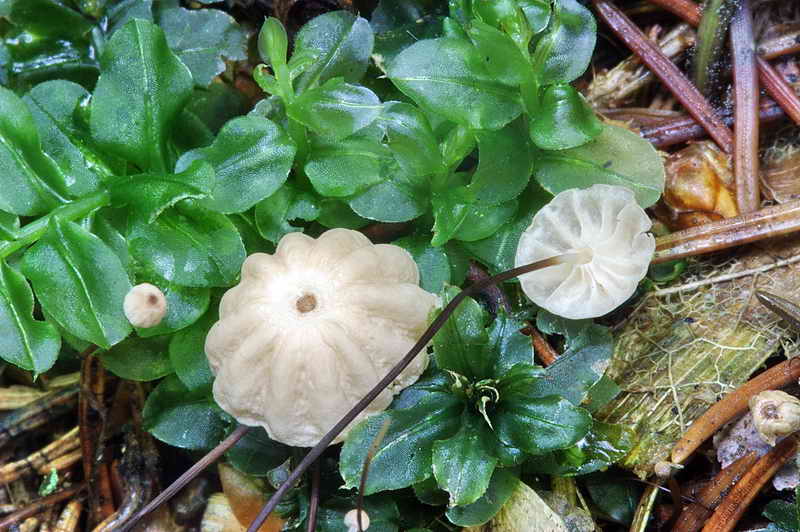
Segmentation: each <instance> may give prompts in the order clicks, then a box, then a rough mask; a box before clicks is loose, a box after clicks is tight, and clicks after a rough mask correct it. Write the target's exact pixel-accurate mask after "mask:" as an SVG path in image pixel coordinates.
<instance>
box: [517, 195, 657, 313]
mask: <svg viewBox="0 0 800 532" xmlns="http://www.w3.org/2000/svg"><path fill="white" fill-rule="evenodd" d="M651 225H652V223H651V222H650V218H649V217H648V216H647V213H645V212H644V210H643V209H642V208H641V207H640V206H639V205H638V203H636V199H635V198H634V195H633V192H631V191H630V190H628V189H627V188H624V187H618V186H612V185H593V186H591V187H589V188H587V189H570V190H565V191H564V192H561V193H560V194H558V195H557V196H556V197H555V198H553V200H552V201H551V202H550V203H548V204H547V205H546V206H545V207H543V208H542V209H541V210H539V212H537V213H536V215H535V216H534V217H533V221H532V222H531V225H530V226H529V227H528V228H527V229H526V230H525V232H524V233H523V234H522V237H521V238H520V241H519V246H518V247H517V255H516V260H515V264H516V266H523V265H525V264H529V263H532V262H536V261H540V260H543V259H547V258H550V257H556V256H558V255H564V254H572V255H571V258H570V259H569V260H566V261H564V262H563V263H562V264H558V265H555V266H550V267H548V268H544V269H542V270H538V271H534V272H531V273H526V274H524V275H521V276H520V278H519V279H520V283H521V285H522V290H523V291H524V292H525V294H526V295H527V296H528V297H529V298H530V299H531V301H533V302H534V303H536V304H537V305H539V306H540V307H542V308H544V309H546V310H548V311H549V312H552V313H553V314H557V315H559V316H562V317H564V318H568V319H582V318H594V317H597V316H602V315H604V314H607V313H608V312H611V311H612V310H614V309H615V308H617V307H618V306H619V305H621V304H622V303H624V302H625V301H626V300H627V299H628V298H629V297H631V296H632V295H633V293H634V291H635V290H636V286H637V285H638V284H639V281H641V280H642V278H644V276H645V274H646V273H647V268H648V266H649V265H650V259H651V258H652V256H653V252H654V251H655V239H654V238H653V236H652V235H651V234H649V233H647V231H648V230H649V229H650V227H651Z"/></svg>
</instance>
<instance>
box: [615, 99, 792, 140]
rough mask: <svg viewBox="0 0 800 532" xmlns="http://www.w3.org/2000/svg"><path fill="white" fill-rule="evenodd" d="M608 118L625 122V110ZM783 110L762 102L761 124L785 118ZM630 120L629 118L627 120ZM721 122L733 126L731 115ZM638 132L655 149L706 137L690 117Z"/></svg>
mask: <svg viewBox="0 0 800 532" xmlns="http://www.w3.org/2000/svg"><path fill="white" fill-rule="evenodd" d="M603 114H605V115H606V116H608V117H610V118H616V119H619V120H626V114H625V109H615V110H613V111H612V112H604V113H603ZM785 116H786V113H784V112H783V109H781V107H780V106H779V105H778V104H776V103H775V102H774V101H772V100H766V101H764V102H763V103H762V104H761V106H760V109H759V118H760V120H761V122H762V123H768V122H774V121H776V120H780V119H781V118H783V117H785ZM627 119H629V120H630V119H631V118H627ZM722 120H723V121H724V122H725V124H727V125H729V126H731V125H733V114H731V113H728V112H724V111H723V113H722ZM639 131H640V133H641V135H642V137H644V138H645V139H647V140H648V141H650V143H651V144H653V146H655V147H656V148H667V147H669V146H674V145H675V144H680V143H682V142H686V141H689V140H696V139H700V138H703V137H705V136H706V130H705V129H703V126H701V125H700V124H698V123H697V121H695V120H694V119H693V118H692V117H690V116H680V117H676V118H667V119H664V120H661V122H660V123H650V124H644V125H642V127H640V128H639Z"/></svg>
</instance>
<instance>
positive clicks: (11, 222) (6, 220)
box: [0, 211, 19, 240]
mask: <svg viewBox="0 0 800 532" xmlns="http://www.w3.org/2000/svg"><path fill="white" fill-rule="evenodd" d="M17 231H19V216H16V215H14V214H11V213H10V212H4V211H0V240H16V239H17Z"/></svg>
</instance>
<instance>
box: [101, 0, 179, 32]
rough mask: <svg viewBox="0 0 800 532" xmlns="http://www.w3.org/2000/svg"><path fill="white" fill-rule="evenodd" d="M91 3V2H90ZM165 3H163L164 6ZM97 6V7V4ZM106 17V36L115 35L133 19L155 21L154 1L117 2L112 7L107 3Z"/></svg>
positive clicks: (120, 0) (126, 0)
mask: <svg viewBox="0 0 800 532" xmlns="http://www.w3.org/2000/svg"><path fill="white" fill-rule="evenodd" d="M90 1H91V0H90ZM164 3H165V2H161V4H164ZM95 5H97V4H96V3H95ZM100 7H105V15H106V17H107V18H108V30H107V31H106V35H113V34H114V33H115V32H116V31H117V30H118V29H119V28H121V27H123V26H124V25H125V24H127V23H128V22H129V21H131V20H132V19H135V18H138V19H142V20H148V21H152V20H153V0H117V1H115V2H113V3H111V4H110V5H109V4H108V3H106V5H105V6H98V9H100Z"/></svg>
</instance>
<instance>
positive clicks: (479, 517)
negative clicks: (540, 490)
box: [447, 468, 519, 526]
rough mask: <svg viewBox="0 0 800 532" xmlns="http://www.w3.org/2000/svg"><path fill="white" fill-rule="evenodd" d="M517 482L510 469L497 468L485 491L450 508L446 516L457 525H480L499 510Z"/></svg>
mask: <svg viewBox="0 0 800 532" xmlns="http://www.w3.org/2000/svg"><path fill="white" fill-rule="evenodd" d="M518 484H519V479H518V478H517V476H516V475H515V474H514V473H513V472H512V471H511V470H509V469H501V468H497V469H495V470H494V474H493V475H492V480H491V482H490V483H489V487H488V488H487V490H486V493H484V494H483V496H482V497H481V498H480V499H478V500H477V501H475V502H473V503H472V504H467V505H465V506H456V507H454V508H450V509H449V510H447V518H448V519H449V520H450V522H451V523H453V524H455V525H458V526H480V525H482V524H484V523H486V522H487V521H489V519H491V518H492V517H494V515H495V514H496V513H497V512H499V511H500V508H502V507H503V505H504V504H505V503H506V501H507V500H508V499H510V498H511V495H513V493H514V490H515V489H516V488H517V485H518Z"/></svg>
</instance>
